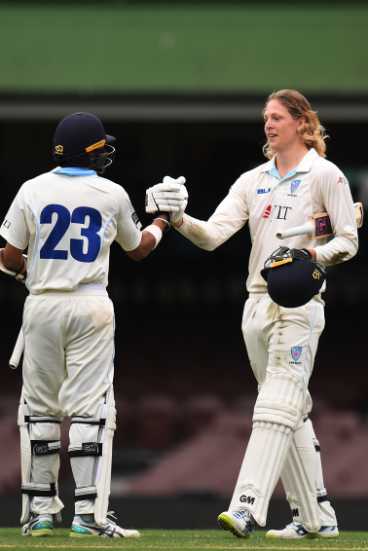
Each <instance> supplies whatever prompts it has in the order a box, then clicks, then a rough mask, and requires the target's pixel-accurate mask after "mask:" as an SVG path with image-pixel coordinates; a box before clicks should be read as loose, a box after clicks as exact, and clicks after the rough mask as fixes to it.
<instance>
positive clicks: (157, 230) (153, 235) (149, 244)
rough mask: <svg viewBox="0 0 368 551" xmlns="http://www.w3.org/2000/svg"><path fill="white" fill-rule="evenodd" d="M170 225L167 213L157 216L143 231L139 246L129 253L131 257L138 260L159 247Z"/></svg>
mask: <svg viewBox="0 0 368 551" xmlns="http://www.w3.org/2000/svg"><path fill="white" fill-rule="evenodd" d="M169 225H170V223H169V222H168V216H167V215H160V217H158V218H155V219H154V221H153V222H152V224H150V225H149V226H147V227H146V228H145V229H144V230H143V231H142V235H141V242H140V244H139V245H138V247H137V248H136V249H134V250H133V251H129V252H128V253H127V254H128V256H129V258H131V259H132V260H136V261H139V260H143V259H144V258H146V257H147V256H148V255H149V254H150V253H151V252H152V251H153V250H154V249H155V248H156V247H157V245H158V244H159V242H160V241H161V239H162V236H163V233H164V232H165V231H166V230H167V229H168V228H169Z"/></svg>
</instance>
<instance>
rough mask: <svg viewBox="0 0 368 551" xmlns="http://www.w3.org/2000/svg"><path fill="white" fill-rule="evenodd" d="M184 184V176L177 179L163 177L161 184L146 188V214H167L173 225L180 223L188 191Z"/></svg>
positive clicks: (186, 202)
mask: <svg viewBox="0 0 368 551" xmlns="http://www.w3.org/2000/svg"><path fill="white" fill-rule="evenodd" d="M184 184H185V178H184V176H179V178H171V176H165V178H164V179H163V181H162V182H161V183H159V184H156V185H155V186H152V187H150V188H148V189H147V190H146V212H147V213H149V214H157V213H158V212H167V213H169V214H170V221H171V222H172V223H173V224H175V223H176V222H178V221H180V220H181V219H182V218H183V214H184V211H185V209H186V206H187V204H188V191H187V188H186V187H185V185H184Z"/></svg>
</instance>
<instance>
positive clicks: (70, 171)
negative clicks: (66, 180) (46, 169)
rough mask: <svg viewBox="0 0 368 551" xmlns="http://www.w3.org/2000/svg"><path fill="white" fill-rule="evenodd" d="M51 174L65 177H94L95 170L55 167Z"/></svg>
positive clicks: (76, 167) (78, 167) (77, 167)
mask: <svg viewBox="0 0 368 551" xmlns="http://www.w3.org/2000/svg"><path fill="white" fill-rule="evenodd" d="M52 172H54V173H55V174H64V175H65V176H96V171H95V170H92V169H91V168H83V167H80V166H57V167H56V168H54V170H53V171H52Z"/></svg>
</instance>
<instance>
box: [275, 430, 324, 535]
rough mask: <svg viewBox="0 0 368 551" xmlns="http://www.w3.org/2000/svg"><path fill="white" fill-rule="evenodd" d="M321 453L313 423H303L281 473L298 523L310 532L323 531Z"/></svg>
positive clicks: (292, 442) (294, 436)
mask: <svg viewBox="0 0 368 551" xmlns="http://www.w3.org/2000/svg"><path fill="white" fill-rule="evenodd" d="M316 472H317V452H316V449H315V446H314V442H313V431H312V430H311V422H310V421H309V420H307V421H305V422H303V421H301V422H300V424H299V426H298V427H297V429H296V430H295V432H294V433H293V438H292V440H291V444H290V448H289V452H288V454H287V457H286V460H285V464H284V468H283V470H282V473H281V479H282V483H283V486H284V489H285V493H286V497H287V500H288V501H289V504H290V507H291V509H292V511H293V513H294V520H297V521H298V522H300V523H301V524H303V526H304V528H305V529H306V530H308V531H309V532H317V531H318V530H319V528H320V525H321V521H320V510H319V505H318V501H317V490H316Z"/></svg>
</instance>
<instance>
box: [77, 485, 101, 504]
mask: <svg viewBox="0 0 368 551" xmlns="http://www.w3.org/2000/svg"><path fill="white" fill-rule="evenodd" d="M74 495H75V497H74V501H82V500H83V499H95V498H96V497H97V488H96V486H84V487H82V488H76V489H75V492H74Z"/></svg>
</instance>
